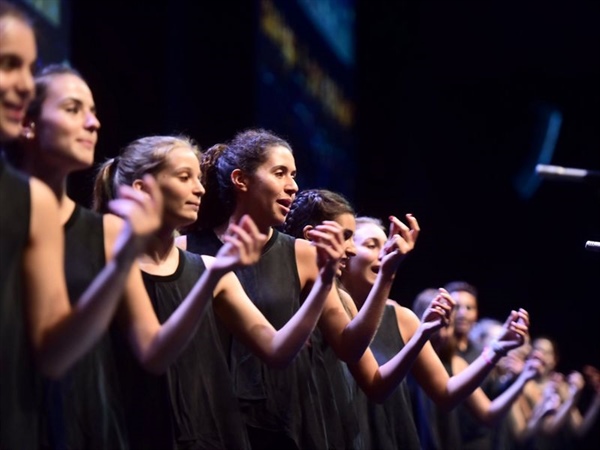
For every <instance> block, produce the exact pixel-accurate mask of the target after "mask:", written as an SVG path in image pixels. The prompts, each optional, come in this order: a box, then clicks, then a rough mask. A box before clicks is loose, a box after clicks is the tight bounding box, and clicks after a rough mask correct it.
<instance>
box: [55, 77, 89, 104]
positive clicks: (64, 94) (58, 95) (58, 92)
mask: <svg viewBox="0 0 600 450" xmlns="http://www.w3.org/2000/svg"><path fill="white" fill-rule="evenodd" d="M46 98H47V99H52V100H60V99H63V98H76V99H78V100H81V101H85V102H89V103H93V96H92V91H91V90H90V88H89V86H88V85H87V83H86V82H85V81H83V80H82V79H81V78H79V77H78V76H77V75H73V74H70V73H65V74H57V75H51V76H49V78H48V94H47V97H46Z"/></svg>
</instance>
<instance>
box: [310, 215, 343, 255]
mask: <svg viewBox="0 0 600 450" xmlns="http://www.w3.org/2000/svg"><path fill="white" fill-rule="evenodd" d="M308 235H309V238H310V240H311V244H312V245H313V246H315V247H316V248H317V264H318V266H319V267H322V266H323V265H325V264H328V263H329V264H331V263H333V264H337V263H339V262H340V261H341V259H342V258H343V257H344V256H345V247H344V231H343V228H342V227H341V225H340V224H338V223H337V222H334V221H329V220H325V221H323V222H322V223H321V224H319V225H317V226H315V227H314V228H313V229H311V230H310V231H309V232H308Z"/></svg>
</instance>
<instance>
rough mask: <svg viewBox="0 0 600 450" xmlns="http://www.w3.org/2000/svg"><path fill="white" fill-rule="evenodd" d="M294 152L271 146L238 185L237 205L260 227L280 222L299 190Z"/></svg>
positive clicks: (283, 219) (275, 224)
mask: <svg viewBox="0 0 600 450" xmlns="http://www.w3.org/2000/svg"><path fill="white" fill-rule="evenodd" d="M295 177H296V163H295V161H294V155H292V152H290V150H289V149H287V148H286V147H283V146H274V147H271V148H270V149H269V151H268V157H267V159H266V160H265V162H264V163H262V164H261V165H260V166H258V168H257V169H256V171H255V172H254V173H253V174H251V175H244V176H243V178H244V182H243V184H239V185H238V186H239V187H238V198H237V203H236V204H237V207H238V210H239V211H241V212H242V213H249V214H250V216H251V217H252V218H253V219H254V221H255V222H256V223H257V225H258V226H259V228H261V229H264V228H265V227H271V226H278V225H281V224H283V222H284V221H285V217H286V215H287V214H288V213H289V211H290V205H291V204H292V201H293V200H294V197H295V196H296V193H297V192H298V185H297V184H296V180H295Z"/></svg>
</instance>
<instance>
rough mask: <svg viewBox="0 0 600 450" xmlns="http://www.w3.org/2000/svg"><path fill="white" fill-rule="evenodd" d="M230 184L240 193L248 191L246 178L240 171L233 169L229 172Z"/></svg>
mask: <svg viewBox="0 0 600 450" xmlns="http://www.w3.org/2000/svg"><path fill="white" fill-rule="evenodd" d="M231 182H232V183H233V187H234V188H235V189H237V190H240V191H242V192H246V191H247V190H248V177H246V175H245V174H244V171H243V170H242V169H235V170H234V171H233V172H231Z"/></svg>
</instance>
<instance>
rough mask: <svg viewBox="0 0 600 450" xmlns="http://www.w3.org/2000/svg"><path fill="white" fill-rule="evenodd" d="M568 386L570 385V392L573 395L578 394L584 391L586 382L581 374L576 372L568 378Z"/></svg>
mask: <svg viewBox="0 0 600 450" xmlns="http://www.w3.org/2000/svg"><path fill="white" fill-rule="evenodd" d="M567 384H568V385H569V390H570V391H571V393H573V394H576V393H577V392H580V391H582V390H583V388H584V386H585V380H584V379H583V375H581V373H580V372H577V371H576V370H574V371H573V372H571V373H570V374H569V375H568V376H567Z"/></svg>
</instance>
